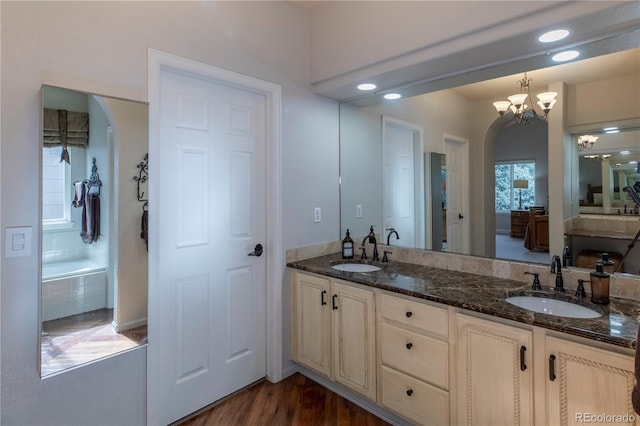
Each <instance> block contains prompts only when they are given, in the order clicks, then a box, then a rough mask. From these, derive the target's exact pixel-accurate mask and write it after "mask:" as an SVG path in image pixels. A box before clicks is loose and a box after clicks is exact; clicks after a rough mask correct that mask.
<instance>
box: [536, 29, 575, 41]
mask: <svg viewBox="0 0 640 426" xmlns="http://www.w3.org/2000/svg"><path fill="white" fill-rule="evenodd" d="M568 35H569V31H568V30H553V31H548V32H546V33H544V34H542V35H541V36H540V37H538V41H539V42H542V43H552V42H554V41H558V40H562V39H563V38H565V37H567V36H568Z"/></svg>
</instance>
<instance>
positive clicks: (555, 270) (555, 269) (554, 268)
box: [551, 254, 564, 293]
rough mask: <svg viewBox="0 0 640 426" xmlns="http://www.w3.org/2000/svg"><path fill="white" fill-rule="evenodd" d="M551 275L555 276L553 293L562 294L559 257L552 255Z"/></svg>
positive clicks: (562, 283)
mask: <svg viewBox="0 0 640 426" xmlns="http://www.w3.org/2000/svg"><path fill="white" fill-rule="evenodd" d="M551 273H552V274H556V287H555V288H554V289H553V291H561V292H563V293H564V281H563V280H562V263H561V261H560V256H558V255H557V254H554V255H553V257H552V258H551Z"/></svg>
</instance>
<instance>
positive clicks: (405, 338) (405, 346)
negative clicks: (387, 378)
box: [381, 324, 449, 389]
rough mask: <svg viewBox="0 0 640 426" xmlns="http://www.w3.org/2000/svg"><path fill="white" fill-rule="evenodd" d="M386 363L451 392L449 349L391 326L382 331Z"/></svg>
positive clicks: (439, 342)
mask: <svg viewBox="0 0 640 426" xmlns="http://www.w3.org/2000/svg"><path fill="white" fill-rule="evenodd" d="M381 338H382V340H381V341H382V342H383V344H382V345H381V346H382V363H383V364H385V365H388V366H390V367H393V368H395V369H397V370H401V371H403V372H405V373H408V374H411V375H412V376H415V377H417V378H419V379H422V380H426V381H428V382H429V383H431V384H434V385H436V386H439V387H441V388H444V389H449V345H448V344H447V343H446V342H442V341H439V340H436V339H432V338H430V337H426V336H423V335H421V334H418V333H414V332H411V331H408V330H404V329H402V328H398V327H394V326H392V325H389V324H382V327H381Z"/></svg>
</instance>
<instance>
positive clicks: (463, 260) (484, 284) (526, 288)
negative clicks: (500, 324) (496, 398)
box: [287, 243, 640, 348]
mask: <svg viewBox="0 0 640 426" xmlns="http://www.w3.org/2000/svg"><path fill="white" fill-rule="evenodd" d="M333 246H334V244H333V243H331V244H327V245H325V246H324V248H325V249H327V250H330V249H332V248H333ZM385 249H386V250H387V251H391V252H393V255H391V256H392V259H391V261H390V262H389V263H387V264H384V263H380V264H379V266H381V267H382V269H381V270H380V271H376V272H368V273H355V272H342V271H338V270H336V269H333V268H332V267H331V265H332V262H336V261H341V260H342V258H341V256H340V255H339V254H330V255H324V256H319V257H312V258H306V259H305V260H296V259H295V258H296V257H297V258H298V259H303V258H304V257H305V255H306V254H309V253H315V254H317V253H319V252H320V251H321V249H320V248H319V247H317V246H316V247H315V248H300V249H295V250H292V251H289V252H288V253H287V261H288V265H287V266H289V267H292V268H295V269H299V270H303V271H307V272H312V273H316V274H320V275H325V276H329V277H333V278H338V279H342V280H345V281H351V282H355V283H359V284H364V285H367V286H371V287H375V288H379V289H383V290H388V291H392V292H396V293H401V294H405V295H408V296H413V297H417V298H421V299H425V300H431V301H434V302H438V303H442V304H446V305H451V306H455V307H460V308H464V309H468V310H471V311H476V312H481V313H483V314H487V315H491V316H495V317H501V318H505V319H509V320H514V321H518V322H522V323H526V324H530V325H535V326H539V327H543V328H547V329H551V330H556V331H560V332H564V333H568V334H572V335H576V336H581V337H585V338H588V339H592V340H597V341H601V342H605V343H610V344H614V345H617V346H621V347H625V348H634V347H635V341H636V335H637V331H638V318H639V315H640V303H639V302H638V301H637V300H638V299H639V297H638V295H639V294H640V279H638V278H637V277H631V276H626V275H624V274H623V275H620V274H616V275H614V276H612V277H611V283H612V286H611V296H612V297H611V303H610V304H609V305H594V304H592V303H591V302H590V294H589V292H590V287H589V284H588V283H585V288H586V290H587V297H586V298H584V300H582V301H579V300H577V299H576V298H575V297H574V296H573V294H574V293H575V288H576V286H577V279H578V278H582V279H585V280H588V279H589V274H588V271H584V270H568V271H563V275H564V283H565V288H566V289H567V292H566V294H565V295H562V296H563V297H566V298H568V299H572V300H574V301H577V302H579V303H581V304H584V305H586V306H589V307H591V308H592V309H595V310H598V311H600V312H603V315H602V316H601V317H599V318H595V319H573V318H564V317H559V316H552V315H545V314H538V313H535V312H531V311H528V310H524V309H521V308H517V307H515V306H513V305H511V304H509V303H507V302H506V301H505V297H506V296H507V295H516V294H517V295H520V294H528V293H530V292H531V290H530V289H531V276H530V275H525V274H524V272H538V273H539V274H540V281H541V283H542V286H543V289H544V290H543V293H548V294H549V295H552V296H557V294H554V291H553V285H554V282H555V275H553V274H550V273H549V268H548V267H546V266H544V265H533V264H523V263H517V262H508V261H500V260H492V259H485V258H477V257H472V256H463V255H453V254H446V253H438V252H430V251H423V250H412V249H401V248H398V247H388V246H384V245H382V246H380V247H379V251H380V252H381V253H382V251H383V250H385ZM393 259H400V260H401V261H397V260H393Z"/></svg>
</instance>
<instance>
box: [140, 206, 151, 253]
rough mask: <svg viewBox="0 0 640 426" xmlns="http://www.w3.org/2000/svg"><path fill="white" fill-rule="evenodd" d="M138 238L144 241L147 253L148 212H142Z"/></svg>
mask: <svg viewBox="0 0 640 426" xmlns="http://www.w3.org/2000/svg"><path fill="white" fill-rule="evenodd" d="M140 238H142V239H143V240H144V244H145V246H146V247H147V251H149V211H148V210H143V211H142V226H141V231H140Z"/></svg>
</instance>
